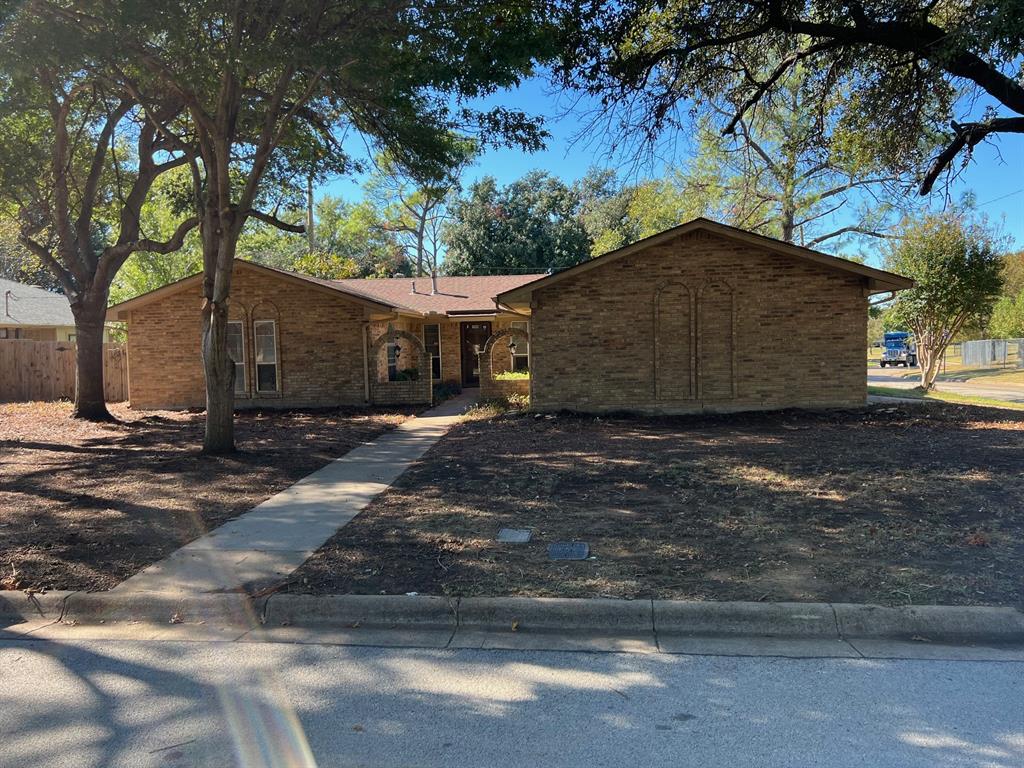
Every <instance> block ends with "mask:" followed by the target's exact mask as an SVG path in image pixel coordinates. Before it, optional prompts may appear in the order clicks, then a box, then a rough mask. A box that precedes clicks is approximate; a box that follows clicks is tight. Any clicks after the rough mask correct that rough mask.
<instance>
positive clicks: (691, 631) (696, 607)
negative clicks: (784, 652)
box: [653, 600, 839, 639]
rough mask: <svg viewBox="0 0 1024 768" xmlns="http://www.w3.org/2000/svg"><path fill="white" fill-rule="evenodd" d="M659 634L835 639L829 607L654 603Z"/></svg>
mask: <svg viewBox="0 0 1024 768" xmlns="http://www.w3.org/2000/svg"><path fill="white" fill-rule="evenodd" d="M653 612H654V628H655V631H657V632H658V633H659V634H670V635H687V636H693V637H708V636H715V637H732V636H739V637H789V638H814V639H820V638H838V637H839V632H838V630H837V628H836V619H835V614H834V613H833V611H832V607H831V606H830V605H829V604H828V603H744V602H733V603H697V602H690V601H684V600H655V601H654V602H653Z"/></svg>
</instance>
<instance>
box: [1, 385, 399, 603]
mask: <svg viewBox="0 0 1024 768" xmlns="http://www.w3.org/2000/svg"><path fill="white" fill-rule="evenodd" d="M52 411H53V412H50V411H44V414H43V416H42V417H39V416H38V415H37V414H36V413H35V412H33V414H32V418H31V419H28V418H26V419H23V420H22V421H21V423H20V424H15V423H12V421H9V420H8V417H10V414H9V413H7V412H5V413H4V421H5V423H4V424H3V426H2V427H0V456H2V457H3V460H2V462H0V552H2V553H3V557H2V559H0V569H2V570H0V578H4V579H6V582H5V586H8V587H11V586H18V587H20V588H28V587H35V588H50V589H104V588H109V587H111V586H113V585H114V584H116V583H118V582H119V581H121V580H123V579H124V578H126V577H127V576H130V575H132V574H133V573H135V572H137V571H138V570H140V569H141V568H143V567H145V566H146V565H149V564H150V563H153V562H155V561H156V560H159V559H160V558H162V557H164V556H166V555H167V554H169V553H170V552H172V551H173V550H174V549H176V548H178V547H179V546H181V545H182V544H184V543H186V542H188V541H190V540H192V539H194V538H196V537H197V536H200V535H202V534H204V533H206V532H207V531H209V530H211V529H213V528H216V527H217V526H219V525H221V524H223V523H224V522H226V521H227V520H229V519H231V518H233V517H235V516H237V515H239V514H241V513H242V512H245V511H247V510H249V509H251V508H252V507H253V506H255V505H256V504H258V503H259V502H260V501H262V500H264V499H265V498H267V497H268V496H271V495H273V494H274V493H276V492H277V491H280V490H282V489H284V488H286V487H288V486H289V485H291V484H292V483H294V482H295V481H297V480H299V479H300V478H302V477H304V476H305V475H307V474H309V473H310V472H312V471H314V470H316V469H318V468H320V467H322V466H323V465H325V464H327V463H328V462H330V461H332V460H333V459H335V458H337V457H339V456H342V455H344V454H345V453H347V452H348V451H349V450H351V449H352V448H353V447H355V446H357V445H360V444H362V443H365V442H367V441H369V440H372V439H374V438H376V437H377V436H379V435H380V434H381V433H383V432H384V431H385V430H387V429H389V428H390V427H392V426H395V425H396V424H398V423H400V422H401V421H402V420H403V419H404V418H406V417H407V414H406V413H402V412H400V411H397V410H396V411H387V412H376V411H367V410H359V409H336V410H324V411H312V412H310V411H283V412H267V413H242V414H239V416H238V417H237V421H236V433H237V442H238V445H239V447H240V449H241V450H239V451H238V452H237V453H235V454H231V455H228V456H205V455H202V454H201V453H200V448H201V445H202V430H203V421H202V418H203V417H202V414H186V413H175V414H170V415H168V416H157V417H148V418H141V419H138V418H137V419H136V420H134V421H132V422H130V423H122V424H118V425H113V426H111V425H99V426H92V425H82V424H72V423H70V422H68V420H67V419H66V415H65V414H63V412H62V411H60V410H59V409H58V408H57V406H56V405H55V404H54V405H53V408H52ZM15 416H17V413H15Z"/></svg>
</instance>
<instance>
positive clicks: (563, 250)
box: [444, 171, 591, 275]
mask: <svg viewBox="0 0 1024 768" xmlns="http://www.w3.org/2000/svg"><path fill="white" fill-rule="evenodd" d="M579 206H580V198H579V195H578V193H577V192H575V191H574V190H573V189H572V188H571V187H569V186H567V185H565V184H564V183H563V182H561V181H559V180H558V179H555V178H553V177H551V176H548V175H547V174H546V173H543V172H542V171H534V172H532V173H529V174H527V175H526V176H524V177H523V178H521V179H519V180H517V181H515V182H513V183H512V184H510V185H508V186H507V187H504V188H499V187H498V185H497V183H496V182H495V180H494V179H493V178H491V177H485V178H484V179H481V180H480V181H478V182H477V183H475V184H473V185H472V186H471V187H470V189H469V194H468V197H466V198H464V199H460V200H459V201H458V202H456V203H455V204H454V205H453V206H452V208H451V216H452V221H451V223H450V225H449V226H448V229H447V231H446V234H445V241H446V242H447V245H448V252H447V255H446V256H445V261H444V269H445V271H446V272H447V273H448V274H452V275H490V274H502V273H509V272H511V273H527V272H544V271H546V270H548V269H564V268H565V267H570V266H572V265H574V264H578V263H580V262H581V261H585V260H586V259H588V258H589V257H590V248H591V240H590V238H589V237H588V235H587V232H586V229H585V228H584V225H583V222H582V221H581V219H580V215H579V213H580V211H579Z"/></svg>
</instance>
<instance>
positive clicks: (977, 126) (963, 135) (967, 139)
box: [920, 117, 1024, 195]
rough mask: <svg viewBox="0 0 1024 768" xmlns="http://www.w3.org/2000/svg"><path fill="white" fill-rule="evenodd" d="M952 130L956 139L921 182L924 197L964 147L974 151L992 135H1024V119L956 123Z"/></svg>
mask: <svg viewBox="0 0 1024 768" xmlns="http://www.w3.org/2000/svg"><path fill="white" fill-rule="evenodd" d="M952 128H953V131H954V134H955V137H954V138H953V141H951V142H950V143H949V145H947V146H946V148H945V149H944V150H942V152H940V153H939V154H938V155H937V156H936V158H935V159H934V160H932V164H931V166H930V167H929V168H928V172H927V173H926V174H925V177H924V180H923V181H922V182H921V189H920V194H922V195H927V194H928V193H929V192H931V191H932V187H933V186H934V185H935V181H936V180H937V179H938V178H939V175H940V174H941V173H942V172H943V171H944V170H945V169H946V168H947V167H948V166H949V164H950V163H952V162H953V158H955V157H956V156H957V155H958V154H960V151H961V150H962V149H964V147H966V148H967V149H968V151H969V150H971V149H974V147H975V145H976V144H978V143H979V142H980V141H982V140H983V139H984V138H985V137H986V136H988V135H989V134H992V133H1024V117H998V118H993V119H992V120H986V121H985V122H983V123H957V122H955V121H954V122H953V123H952Z"/></svg>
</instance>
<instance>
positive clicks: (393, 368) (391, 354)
mask: <svg viewBox="0 0 1024 768" xmlns="http://www.w3.org/2000/svg"><path fill="white" fill-rule="evenodd" d="M397 380H398V349H397V348H396V345H394V344H388V381H397Z"/></svg>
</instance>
